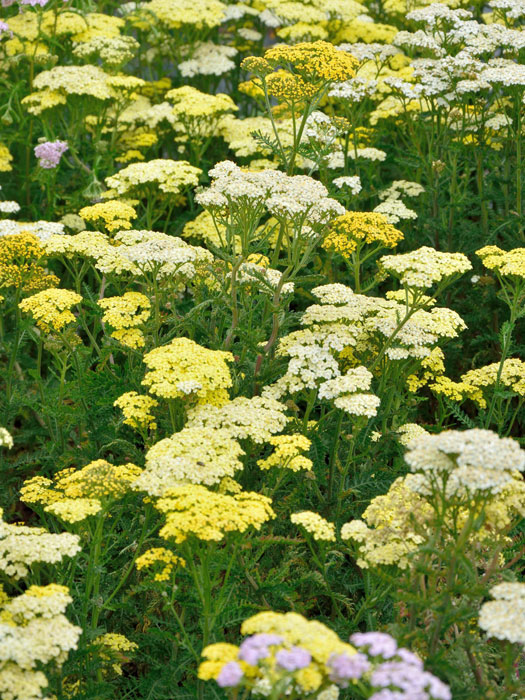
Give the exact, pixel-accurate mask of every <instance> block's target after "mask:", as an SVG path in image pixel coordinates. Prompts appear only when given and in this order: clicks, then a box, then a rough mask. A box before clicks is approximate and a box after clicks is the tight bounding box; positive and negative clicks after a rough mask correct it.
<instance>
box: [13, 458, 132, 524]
mask: <svg viewBox="0 0 525 700" xmlns="http://www.w3.org/2000/svg"><path fill="white" fill-rule="evenodd" d="M141 472H142V470H141V469H140V467H137V466H136V465H135V464H131V463H128V464H123V465H121V466H115V465H113V464H110V463H109V462H106V460H104V459H97V460H95V461H94V462H90V463H89V464H87V465H86V466H85V467H83V468H82V469H78V470H77V469H74V468H71V469H63V470H62V471H60V472H58V473H57V474H55V476H54V478H53V479H47V478H45V477H43V476H35V477H32V478H31V479H28V480H26V481H25V482H24V484H23V486H22V488H21V490H20V497H21V499H22V501H23V502H24V503H29V504H39V505H41V506H43V507H44V510H45V511H46V512H48V513H52V514H53V515H56V516H57V517H59V518H61V519H62V520H64V521H66V522H70V523H76V522H81V521H82V520H85V518H87V517H88V516H91V515H96V514H97V513H99V512H101V511H102V510H103V509H105V508H108V507H109V506H111V505H112V503H114V502H115V501H116V500H119V499H121V498H123V497H124V496H125V495H126V494H127V493H129V492H130V490H131V484H132V483H133V482H134V481H135V480H136V479H137V478H138V477H139V476H140V474H141Z"/></svg>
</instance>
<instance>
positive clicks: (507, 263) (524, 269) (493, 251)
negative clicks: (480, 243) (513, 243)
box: [476, 245, 525, 279]
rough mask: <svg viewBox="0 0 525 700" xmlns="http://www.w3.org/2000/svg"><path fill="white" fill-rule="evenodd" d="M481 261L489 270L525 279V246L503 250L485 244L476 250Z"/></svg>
mask: <svg viewBox="0 0 525 700" xmlns="http://www.w3.org/2000/svg"><path fill="white" fill-rule="evenodd" d="M476 255H478V256H479V257H480V258H481V262H482V263H483V265H485V267H486V268H488V269H489V270H496V272H499V273H500V274H501V275H504V276H507V275H508V276H511V277H521V278H523V279H525V248H514V250H509V251H505V250H502V249H501V248H498V246H495V245H487V246H485V247H484V248H480V249H479V250H477V251H476Z"/></svg>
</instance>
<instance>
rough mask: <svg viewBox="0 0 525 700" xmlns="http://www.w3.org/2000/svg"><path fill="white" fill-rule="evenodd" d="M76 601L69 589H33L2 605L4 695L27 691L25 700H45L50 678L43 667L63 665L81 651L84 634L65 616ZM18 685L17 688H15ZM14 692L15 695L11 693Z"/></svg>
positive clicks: (1, 676) (0, 691)
mask: <svg viewBox="0 0 525 700" xmlns="http://www.w3.org/2000/svg"><path fill="white" fill-rule="evenodd" d="M71 601H72V598H71V596H70V595H69V590H68V589H67V588H66V587H65V586H58V585H56V584H49V585H48V586H30V588H28V589H27V590H26V591H25V592H24V593H22V594H21V595H19V596H17V597H16V598H11V599H10V600H8V601H7V602H5V603H4V604H3V605H2V610H1V616H2V622H0V694H1V696H2V697H4V698H15V697H16V698H21V697H22V696H21V695H19V694H18V693H17V694H16V695H13V694H12V690H13V688H14V687H16V688H23V689H24V695H23V697H24V698H31V699H33V698H41V697H43V695H42V689H43V688H45V687H46V686H47V678H46V677H45V675H44V674H43V673H42V672H41V670H40V668H39V667H40V665H41V664H49V663H51V662H53V663H55V664H57V665H59V666H60V665H61V664H62V663H63V662H64V661H65V659H66V658H67V655H68V653H69V652H70V651H71V650H72V649H76V648H77V643H78V640H79V637H80V635H81V633H82V629H81V628H80V627H76V626H75V625H72V624H71V622H69V620H68V619H67V617H66V616H65V615H64V612H65V610H66V607H67V605H68V604H69V603H71ZM13 683H16V685H13ZM10 690H11V692H9V691H10Z"/></svg>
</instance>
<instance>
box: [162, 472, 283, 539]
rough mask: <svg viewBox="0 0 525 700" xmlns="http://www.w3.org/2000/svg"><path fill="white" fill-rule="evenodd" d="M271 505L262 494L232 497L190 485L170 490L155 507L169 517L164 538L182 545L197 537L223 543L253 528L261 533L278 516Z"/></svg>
mask: <svg viewBox="0 0 525 700" xmlns="http://www.w3.org/2000/svg"><path fill="white" fill-rule="evenodd" d="M270 504H271V500H270V499H269V498H266V496H261V494H259V493H253V492H250V491H241V492H240V493H236V494H235V495H233V496H230V495H227V494H222V493H214V492H213V491H209V490H208V489H207V488H205V487H204V486H198V485H196V484H188V485H184V486H178V487H177V488H173V489H171V490H170V491H168V493H167V494H166V496H165V497H164V498H160V499H159V500H158V501H157V503H156V504H155V507H156V508H158V510H160V512H161V513H165V514H166V525H164V527H163V528H161V530H160V533H159V534H160V536H161V537H163V538H165V539H173V540H175V542H177V543H180V542H184V541H185V540H186V539H187V538H188V537H190V536H192V535H193V536H194V537H197V538H199V539H200V540H211V541H216V542H219V541H220V540H222V539H223V538H224V536H225V535H226V534H227V533H228V532H245V531H246V530H247V529H248V528H249V527H254V528H255V529H256V530H259V529H260V528H261V526H262V524H263V523H265V522H266V521H267V520H269V519H270V518H274V517H275V513H274V512H273V510H272V508H271V506H270Z"/></svg>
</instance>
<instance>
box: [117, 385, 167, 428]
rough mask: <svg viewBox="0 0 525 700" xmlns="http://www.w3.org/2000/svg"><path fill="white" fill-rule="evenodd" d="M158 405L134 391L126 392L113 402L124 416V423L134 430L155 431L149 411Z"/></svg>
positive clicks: (150, 398)
mask: <svg viewBox="0 0 525 700" xmlns="http://www.w3.org/2000/svg"><path fill="white" fill-rule="evenodd" d="M158 405H159V402H158V401H156V400H155V399H153V398H152V397H151V396H144V395H142V394H138V393H137V392H136V391H128V392H126V393H125V394H122V396H119V397H118V399H117V400H116V401H115V402H114V404H113V406H118V407H119V408H120V409H121V411H122V413H123V414H124V423H125V424H126V425H130V426H131V427H132V428H135V429H136V430H141V429H149V430H156V429H157V423H156V422H155V416H154V415H153V414H152V413H151V409H152V408H155V407H156V406H158Z"/></svg>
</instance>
